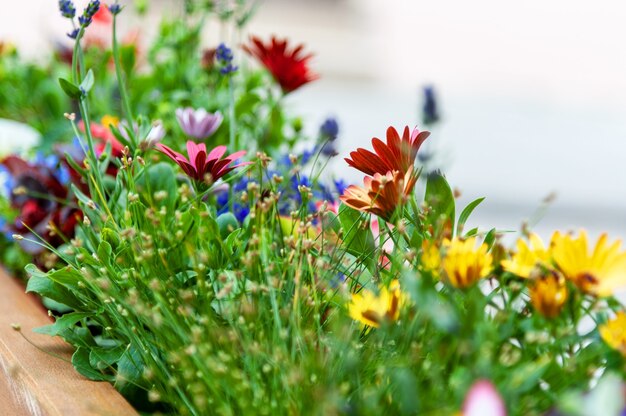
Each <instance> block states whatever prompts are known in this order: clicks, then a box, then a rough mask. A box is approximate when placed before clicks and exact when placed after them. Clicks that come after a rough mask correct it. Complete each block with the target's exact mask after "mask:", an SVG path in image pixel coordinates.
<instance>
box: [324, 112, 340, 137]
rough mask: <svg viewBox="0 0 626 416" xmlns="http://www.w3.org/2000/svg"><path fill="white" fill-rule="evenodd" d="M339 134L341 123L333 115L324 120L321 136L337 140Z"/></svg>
mask: <svg viewBox="0 0 626 416" xmlns="http://www.w3.org/2000/svg"><path fill="white" fill-rule="evenodd" d="M338 135H339V123H337V120H335V119H334V118H333V117H329V118H327V119H326V120H324V123H322V125H321V126H320V136H321V137H322V139H323V140H329V141H333V140H337V136H338Z"/></svg>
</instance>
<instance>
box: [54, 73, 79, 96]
mask: <svg viewBox="0 0 626 416" xmlns="http://www.w3.org/2000/svg"><path fill="white" fill-rule="evenodd" d="M59 84H60V85H61V88H63V91H65V93H66V94H67V95H68V96H69V97H70V98H75V99H78V98H80V97H81V96H82V95H83V93H82V92H81V90H80V88H78V87H77V86H76V85H75V84H73V83H71V82H69V81H68V80H66V79H64V78H59Z"/></svg>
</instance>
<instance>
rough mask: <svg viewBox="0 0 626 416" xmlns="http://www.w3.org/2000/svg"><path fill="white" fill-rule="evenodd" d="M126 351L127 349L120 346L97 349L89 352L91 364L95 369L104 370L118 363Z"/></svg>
mask: <svg viewBox="0 0 626 416" xmlns="http://www.w3.org/2000/svg"><path fill="white" fill-rule="evenodd" d="M124 351H126V347H124V346H123V345H118V346H116V347H113V348H104V347H95V348H92V349H91V351H90V352H89V363H90V364H91V366H92V367H93V368H96V369H98V370H104V369H106V368H109V367H111V366H112V365H113V364H115V363H117V362H118V361H119V360H120V358H122V354H124Z"/></svg>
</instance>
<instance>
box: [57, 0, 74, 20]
mask: <svg viewBox="0 0 626 416" xmlns="http://www.w3.org/2000/svg"><path fill="white" fill-rule="evenodd" d="M59 10H60V11H61V16H63V17H67V18H68V19H73V18H74V16H76V7H75V6H74V3H73V2H72V0H59Z"/></svg>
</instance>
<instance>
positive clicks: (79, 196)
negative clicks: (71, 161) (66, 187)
mask: <svg viewBox="0 0 626 416" xmlns="http://www.w3.org/2000/svg"><path fill="white" fill-rule="evenodd" d="M70 188H71V189H72V192H73V193H74V195H76V198H77V199H78V200H79V201H80V202H82V203H83V204H85V205H88V204H90V203H93V201H92V200H91V199H90V198H89V197H88V196H87V195H85V194H84V193H83V192H82V191H81V190H80V189H78V188H77V187H76V185H74V184H71V185H70Z"/></svg>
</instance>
